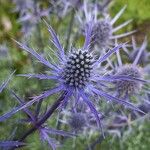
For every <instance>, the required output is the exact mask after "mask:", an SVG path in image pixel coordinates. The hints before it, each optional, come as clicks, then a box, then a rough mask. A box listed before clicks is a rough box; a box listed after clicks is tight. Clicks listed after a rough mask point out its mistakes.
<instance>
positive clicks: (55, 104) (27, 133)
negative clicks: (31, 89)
mask: <svg viewBox="0 0 150 150" xmlns="http://www.w3.org/2000/svg"><path fill="white" fill-rule="evenodd" d="M66 94H67V92H63V93H62V95H61V96H60V98H59V99H58V100H57V101H55V103H54V104H53V105H52V106H51V107H50V108H49V109H48V111H47V112H46V113H45V115H44V116H43V117H42V118H41V119H40V120H39V121H37V123H36V124H35V125H34V126H33V127H32V128H31V129H29V130H28V131H27V132H26V133H25V134H24V135H23V136H22V137H21V138H20V139H19V140H18V141H19V142H21V141H24V140H25V139H26V138H27V137H28V136H29V135H31V134H32V133H33V132H35V131H36V130H38V128H39V127H40V126H41V125H42V124H44V123H45V122H46V121H47V119H48V118H49V117H50V116H51V115H52V114H53V112H54V111H55V110H56V109H57V108H58V107H59V105H60V104H61V102H62V101H63V99H64V97H65V95H66ZM16 148H19V147H13V148H12V149H11V150H14V149H16Z"/></svg>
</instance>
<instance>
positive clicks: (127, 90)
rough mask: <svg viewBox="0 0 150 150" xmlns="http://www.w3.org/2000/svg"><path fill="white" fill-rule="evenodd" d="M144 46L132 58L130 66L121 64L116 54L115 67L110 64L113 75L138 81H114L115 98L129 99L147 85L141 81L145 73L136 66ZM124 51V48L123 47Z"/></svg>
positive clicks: (119, 57) (146, 82) (144, 81)
mask: <svg viewBox="0 0 150 150" xmlns="http://www.w3.org/2000/svg"><path fill="white" fill-rule="evenodd" d="M144 45H145V44H143V46H141V48H140V49H139V51H138V53H137V55H136V57H135V58H134V61H133V63H131V64H123V63H122V59H121V56H120V53H119V52H116V56H117V61H118V62H117V64H116V65H115V66H114V65H113V64H111V66H113V71H112V72H113V74H115V75H116V76H120V77H121V76H128V77H132V78H136V79H139V80H137V81H133V80H118V81H115V82H114V84H115V91H116V95H117V97H122V98H124V99H129V98H130V97H132V96H135V95H136V94H139V93H140V91H141V90H142V89H143V87H144V85H146V84H148V83H149V81H146V80H143V78H144V76H145V74H146V73H145V70H144V68H142V67H140V66H139V65H138V62H139V59H140V57H141V55H142V51H143V50H144ZM124 49H125V50H126V47H124ZM141 79H142V80H143V81H142V80H141ZM141 81H142V82H141Z"/></svg>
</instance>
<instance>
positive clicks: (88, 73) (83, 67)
mask: <svg viewBox="0 0 150 150" xmlns="http://www.w3.org/2000/svg"><path fill="white" fill-rule="evenodd" d="M48 29H49V32H50V33H51V36H52V42H53V44H54V45H55V47H56V48H57V51H56V53H55V55H56V56H57V58H58V62H53V63H51V62H50V61H48V60H46V59H45V58H44V57H43V56H42V55H40V54H38V53H37V52H36V51H34V50H33V49H31V48H29V47H27V46H26V45H24V44H21V43H19V42H17V43H18V44H19V46H20V47H21V48H22V49H23V50H25V51H27V52H28V53H30V54H32V55H33V56H34V57H35V58H36V59H37V60H39V62H40V63H42V64H44V65H45V66H46V67H48V68H49V69H50V74H23V75H20V76H25V77H29V78H38V79H44V80H53V81H55V83H56V86H55V87H54V88H53V89H50V90H47V91H45V92H43V93H42V94H41V95H39V96H35V97H33V99H32V100H31V101H29V102H27V103H25V104H23V105H20V106H18V107H16V108H14V109H13V110H12V111H10V112H8V113H6V114H4V115H3V116H1V117H0V121H4V120H5V119H7V118H9V117H10V116H11V115H13V114H14V113H16V112H18V111H19V110H22V109H24V108H26V107H29V106H31V105H32V104H33V103H35V102H38V101H40V100H43V99H45V98H47V97H49V96H51V95H53V94H56V93H59V92H63V91H64V92H65V93H66V94H65V95H64V99H63V101H62V103H61V108H62V107H63V106H64V105H66V104H67V103H68V101H70V100H71V99H72V98H74V99H75V101H76V102H78V100H82V101H83V102H84V103H85V104H86V105H87V106H88V107H89V108H90V110H91V112H92V113H93V114H94V116H95V118H96V121H97V125H98V127H101V120H100V118H99V112H97V110H96V108H95V106H94V103H93V99H95V98H94V97H95V96H98V97H99V98H101V97H104V98H105V99H106V100H107V101H114V102H117V103H119V104H123V105H126V106H128V107H129V108H131V109H133V110H136V111H140V110H139V109H138V108H136V107H135V106H134V105H133V104H131V103H130V102H127V101H124V100H121V99H118V98H116V97H113V96H112V95H110V94H108V93H107V92H104V91H103V87H105V86H104V84H103V82H105V81H108V80H112V79H113V80H115V79H117V80H118V78H119V79H120V77H117V76H109V77H108V76H107V77H105V76H102V75H100V74H99V71H98V70H99V69H100V68H99V65H100V64H101V63H102V62H103V61H105V60H106V59H107V58H108V57H109V56H110V55H112V54H113V53H114V52H116V51H118V50H119V48H121V47H122V44H120V45H118V46H116V47H115V48H113V49H112V50H110V51H108V52H107V53H106V54H105V55H104V56H100V57H99V58H98V59H95V58H94V56H93V55H92V53H91V52H90V51H89V46H90V40H91V33H92V23H91V24H89V25H87V26H86V37H85V42H84V45H83V47H82V48H80V49H78V50H71V51H70V52H69V54H65V52H64V49H63V47H62V45H61V44H60V42H59V39H58V37H57V35H56V33H55V32H54V30H53V29H52V27H51V26H49V25H48ZM124 78H125V79H126V80H127V79H129V80H136V78H135V79H133V78H132V77H126V76H121V79H124Z"/></svg>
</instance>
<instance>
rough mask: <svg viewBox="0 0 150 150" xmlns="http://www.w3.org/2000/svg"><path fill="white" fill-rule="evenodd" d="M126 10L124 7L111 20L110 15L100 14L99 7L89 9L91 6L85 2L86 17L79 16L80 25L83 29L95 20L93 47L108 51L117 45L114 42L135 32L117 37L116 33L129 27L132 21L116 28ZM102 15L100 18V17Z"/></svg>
mask: <svg viewBox="0 0 150 150" xmlns="http://www.w3.org/2000/svg"><path fill="white" fill-rule="evenodd" d="M125 9H126V6H124V7H123V8H122V9H121V10H120V11H119V12H118V13H117V14H116V15H115V17H114V18H111V17H110V16H109V15H108V14H105V15H104V16H103V14H99V12H98V8H97V5H95V7H94V8H93V7H89V5H88V4H87V3H86V2H85V3H84V5H83V12H84V13H83V14H84V16H85V17H81V15H80V14H79V15H78V20H79V22H80V24H81V25H82V27H83V29H84V28H85V25H86V24H88V23H89V22H91V20H93V23H94V25H93V29H92V34H93V37H92V45H93V46H94V45H97V46H98V48H100V49H101V50H103V49H104V50H105V49H108V48H110V47H113V46H114V45H115V42H114V40H115V39H120V38H123V37H126V36H128V35H130V34H133V33H134V32H135V31H130V32H126V33H122V34H119V35H115V34H114V33H115V32H117V31H118V30H120V29H122V28H123V27H125V26H127V25H128V24H129V23H130V22H131V21H132V20H128V21H126V22H124V23H122V24H120V25H118V26H116V27H115V26H114V24H115V23H116V21H117V20H118V19H119V18H120V16H121V15H122V14H123V12H124V10H125ZM100 15H102V17H101V18H100V17H99V16H100Z"/></svg>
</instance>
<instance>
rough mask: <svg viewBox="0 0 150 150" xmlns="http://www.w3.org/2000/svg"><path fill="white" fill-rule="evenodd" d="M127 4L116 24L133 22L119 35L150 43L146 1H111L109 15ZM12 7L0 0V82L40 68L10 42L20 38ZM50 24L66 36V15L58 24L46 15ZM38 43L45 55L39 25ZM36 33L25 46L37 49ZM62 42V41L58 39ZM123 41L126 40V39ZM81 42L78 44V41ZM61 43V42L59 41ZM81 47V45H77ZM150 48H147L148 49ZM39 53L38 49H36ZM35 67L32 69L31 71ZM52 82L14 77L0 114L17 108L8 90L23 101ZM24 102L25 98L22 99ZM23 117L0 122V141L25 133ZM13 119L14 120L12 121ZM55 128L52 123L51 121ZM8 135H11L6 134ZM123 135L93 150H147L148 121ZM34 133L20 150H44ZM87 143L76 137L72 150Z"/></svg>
mask: <svg viewBox="0 0 150 150" xmlns="http://www.w3.org/2000/svg"><path fill="white" fill-rule="evenodd" d="M44 3H45V5H46V6H47V5H48V0H45V1H44ZM126 4H127V9H126V10H125V13H124V14H123V15H122V16H121V18H120V19H119V20H118V21H117V24H120V23H122V22H124V21H126V20H128V19H131V18H132V19H133V22H132V23H131V24H130V25H129V26H128V27H127V28H125V29H123V30H122V32H125V31H127V30H129V29H130V30H134V29H137V30H138V32H137V33H135V37H136V40H137V41H138V43H141V42H142V41H143V39H144V37H145V35H147V37H148V40H149V43H150V0H114V2H113V4H112V6H111V7H110V14H111V16H114V15H115V14H116V13H117V12H118V11H119V10H120V9H121V8H122V7H123V6H124V5H126ZM14 7H15V5H14V4H13V3H12V1H11V0H0V45H1V44H5V45H6V46H7V48H8V51H7V54H6V55H4V56H3V55H1V56H0V70H1V71H0V83H2V81H3V80H5V79H6V78H7V76H8V75H9V74H10V73H11V72H12V71H13V70H16V74H19V73H31V72H37V71H38V70H39V68H41V66H40V65H38V67H37V66H36V62H35V60H33V61H32V59H31V58H30V56H29V55H28V54H27V53H25V52H23V51H22V50H20V49H19V48H18V46H17V45H16V44H15V43H14V42H13V40H12V39H16V40H18V41H20V39H21V38H22V33H21V31H20V29H21V25H20V24H19V23H18V22H17V19H18V17H19V14H18V13H17V12H13V11H12V10H13V9H14ZM51 19H52V21H50V23H51V25H52V26H53V27H54V28H55V29H56V31H57V33H58V34H59V36H60V37H63V36H64V34H66V31H65V30H64V29H65V28H66V26H67V22H68V21H69V20H70V14H68V15H67V17H66V19H63V20H61V21H58V19H57V18H56V19H55V18H54V17H53V16H50V19H49V20H51ZM40 28H41V36H42V39H43V40H42V41H41V42H42V44H43V45H44V47H42V49H43V50H44V51H45V53H46V54H47V53H48V49H47V45H49V43H48V42H49V41H48V36H49V34H48V32H47V31H46V26H45V25H44V23H43V22H41V23H40ZM36 34H37V33H35V34H33V35H32V36H31V37H30V39H28V41H29V45H33V47H35V48H40V47H39V46H41V45H40V44H41V43H38V42H37V41H38V40H39V39H37V38H36V37H37V36H36ZM62 39H63V38H62ZM125 40H130V38H129V37H127V38H126V39H125ZM81 42H82V41H81ZM62 43H63V41H62ZM79 44H81V43H79ZM149 49H150V45H148V50H149ZM39 51H40V50H39ZM35 66H36V68H35ZM51 85H53V83H51V82H47V81H38V80H36V79H32V80H28V79H26V78H23V77H14V78H13V80H12V81H11V83H10V84H9V86H8V88H7V89H5V90H4V92H3V93H1V94H0V115H1V114H3V113H4V112H7V111H8V110H10V109H12V108H13V107H15V106H17V102H16V101H15V100H14V99H13V97H12V96H11V94H10V93H9V90H10V89H13V90H14V91H15V92H16V93H17V94H18V95H19V96H20V97H22V98H26V97H30V96H33V95H37V94H39V93H40V91H43V90H45V88H46V87H47V88H49V87H50V86H51ZM26 100H28V99H26ZM52 101H53V98H49V100H48V101H46V102H44V104H43V106H42V107H43V108H45V107H46V106H47V105H50V104H51V103H52ZM23 116H24V114H23V113H17V114H16V115H14V116H13V117H11V118H10V119H9V120H7V121H5V122H4V123H0V140H6V139H8V138H11V137H12V136H14V135H13V133H12V131H13V130H14V134H15V137H19V136H20V135H22V133H23V132H24V131H25V130H27V129H28V128H29V127H30V126H31V125H30V124H26V125H24V124H21V125H19V124H18V120H19V119H21V118H22V117H23ZM15 120H16V121H15ZM52 124H53V125H54V126H55V120H53V121H52ZM10 133H12V135H11V134H10ZM124 134H125V136H122V137H120V138H112V137H111V136H109V137H106V139H105V140H104V141H103V142H102V143H101V144H99V145H97V147H96V150H149V149H150V138H149V137H150V122H149V120H145V121H144V122H137V123H135V124H133V126H132V131H131V132H129V133H128V130H127V131H125V133H124ZM38 137H39V136H38V134H37V133H35V134H33V135H31V136H30V137H29V138H27V141H28V143H29V145H28V146H27V147H25V148H20V149H21V150H41V149H43V150H48V149H50V148H48V147H47V146H46V145H42V144H41V141H40V140H39V138H38ZM72 142H73V141H72V140H71V139H70V140H67V141H66V142H65V144H64V145H63V146H62V147H61V148H60V149H61V150H72ZM86 146H87V143H86V141H85V139H84V138H83V137H79V138H78V140H77V141H76V147H75V148H74V149H76V150H84V149H85V148H86Z"/></svg>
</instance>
